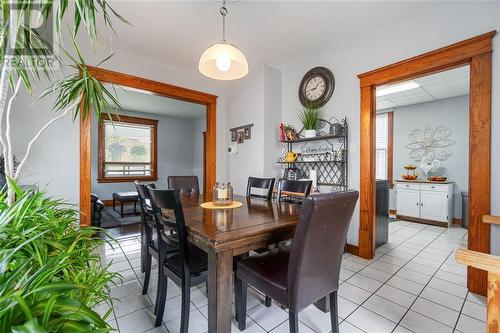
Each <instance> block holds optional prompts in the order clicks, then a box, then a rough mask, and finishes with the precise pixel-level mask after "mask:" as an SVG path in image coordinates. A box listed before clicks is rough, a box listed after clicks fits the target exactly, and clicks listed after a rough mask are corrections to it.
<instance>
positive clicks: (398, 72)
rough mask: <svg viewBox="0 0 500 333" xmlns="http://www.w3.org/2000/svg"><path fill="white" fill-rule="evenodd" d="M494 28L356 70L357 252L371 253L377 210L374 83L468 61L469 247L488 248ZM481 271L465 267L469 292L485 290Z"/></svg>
mask: <svg viewBox="0 0 500 333" xmlns="http://www.w3.org/2000/svg"><path fill="white" fill-rule="evenodd" d="M495 33H496V32H495V31H492V32H489V33H486V34H483V35H480V36H477V37H474V38H471V39H468V40H465V41H462V42H459V43H456V44H453V45H449V46H447V47H444V48H441V49H438V50H435V51H432V52H429V53H425V54H423V55H419V56H417V57H414V58H410V59H407V60H404V61H401V62H398V63H395V64H392V65H388V66H385V67H382V68H379V69H376V70H373V71H370V72H367V73H363V74H360V75H359V76H358V77H359V79H360V96H361V104H360V106H361V110H360V112H361V113H360V131H361V138H360V158H361V160H360V164H361V170H360V230H359V255H360V256H361V257H364V258H373V256H374V255H375V233H376V225H375V214H376V179H375V172H376V165H375V161H376V157H375V128H376V87H377V86H382V85H387V84H394V83H398V82H403V81H406V80H410V79H413V78H418V77H422V76H425V75H429V74H432V73H437V72H441V71H445V70H448V69H453V68H456V67H460V66H464V65H469V67H470V97H469V98H470V103H469V177H468V190H469V212H468V220H469V233H468V248H469V249H470V250H474V251H479V252H484V253H489V251H490V228H489V225H486V224H483V223H482V216H483V215H487V214H489V212H490V150H491V142H490V134H491V81H492V39H493V37H494V36H495ZM486 284H487V276H486V272H485V271H482V270H478V269H474V268H472V267H468V274H467V285H468V288H469V290H470V291H471V292H475V293H480V294H483V295H484V294H485V293H486Z"/></svg>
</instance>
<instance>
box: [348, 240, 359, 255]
mask: <svg viewBox="0 0 500 333" xmlns="http://www.w3.org/2000/svg"><path fill="white" fill-rule="evenodd" d="M344 251H345V252H347V253H350V254H353V255H355V256H359V248H358V247H357V246H356V245H352V244H347V243H346V244H345V248H344Z"/></svg>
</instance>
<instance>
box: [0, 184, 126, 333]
mask: <svg viewBox="0 0 500 333" xmlns="http://www.w3.org/2000/svg"><path fill="white" fill-rule="evenodd" d="M11 186H12V189H13V191H14V194H15V195H16V200H15V202H14V203H13V204H11V205H7V204H6V202H5V199H6V198H5V193H4V194H3V195H0V332H2V333H10V332H12V333H35V332H36V333H45V332H72V333H76V332H109V331H111V330H112V328H111V327H110V326H109V325H108V324H107V323H106V322H105V320H104V319H103V318H101V317H100V316H99V315H98V314H97V313H96V312H94V311H92V310H91V309H92V308H93V307H94V306H96V305H98V304H100V303H102V302H105V301H109V300H110V299H109V286H110V285H111V282H112V280H113V279H114V278H116V273H110V272H108V271H107V267H102V266H101V263H100V258H99V255H98V254H97V250H98V248H99V246H101V245H102V242H103V241H102V240H101V239H100V238H96V236H95V232H96V230H94V229H93V228H80V227H79V226H78V223H77V219H76V218H77V211H76V210H74V209H73V208H72V207H69V206H67V205H65V204H63V203H62V202H60V201H57V200H53V199H50V198H47V197H46V195H45V194H44V193H43V192H41V191H39V190H38V189H37V188H31V189H28V190H25V191H23V190H21V189H20V188H19V187H17V186H16V184H15V183H13V182H11ZM108 314H109V313H108ZM108 314H106V315H108ZM106 315H105V316H104V317H106Z"/></svg>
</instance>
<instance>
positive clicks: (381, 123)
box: [375, 113, 388, 179]
mask: <svg viewBox="0 0 500 333" xmlns="http://www.w3.org/2000/svg"><path fill="white" fill-rule="evenodd" d="M387 119H388V117H387V113H380V114H377V118H376V129H375V136H376V139H375V149H376V153H375V176H376V178H377V179H387V149H388V131H387V127H388V122H387Z"/></svg>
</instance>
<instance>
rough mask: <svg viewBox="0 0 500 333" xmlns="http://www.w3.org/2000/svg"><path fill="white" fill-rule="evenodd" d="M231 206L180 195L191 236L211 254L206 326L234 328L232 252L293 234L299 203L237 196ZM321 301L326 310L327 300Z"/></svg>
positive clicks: (224, 332) (223, 330) (224, 331)
mask: <svg viewBox="0 0 500 333" xmlns="http://www.w3.org/2000/svg"><path fill="white" fill-rule="evenodd" d="M234 200H235V201H239V202H241V203H242V206H241V207H239V208H233V209H223V208H221V209H205V208H202V207H201V206H200V205H201V204H202V203H204V202H209V201H212V195H211V194H210V193H208V194H205V195H201V194H200V195H194V196H193V195H191V196H181V203H182V208H183V211H184V219H185V223H186V227H187V231H188V240H189V241H190V242H191V243H192V244H194V245H195V246H197V247H199V248H200V249H202V250H203V251H205V252H206V253H207V257H208V332H210V333H229V332H231V318H232V312H231V310H232V304H233V276H234V274H233V272H234V267H233V265H234V258H235V257H238V256H240V255H245V254H247V253H249V252H250V251H253V250H258V249H262V248H266V247H267V246H269V245H271V244H276V243H278V242H280V241H283V240H288V239H291V238H293V234H294V231H295V227H296V225H297V223H298V221H299V216H300V211H301V206H300V205H296V204H292V203H285V202H275V201H265V200H262V199H260V198H252V197H248V198H247V197H244V196H238V195H235V196H234ZM317 306H318V307H319V308H320V309H321V310H323V311H328V304H326V303H325V301H324V300H322V301H320V302H318V303H317Z"/></svg>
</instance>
